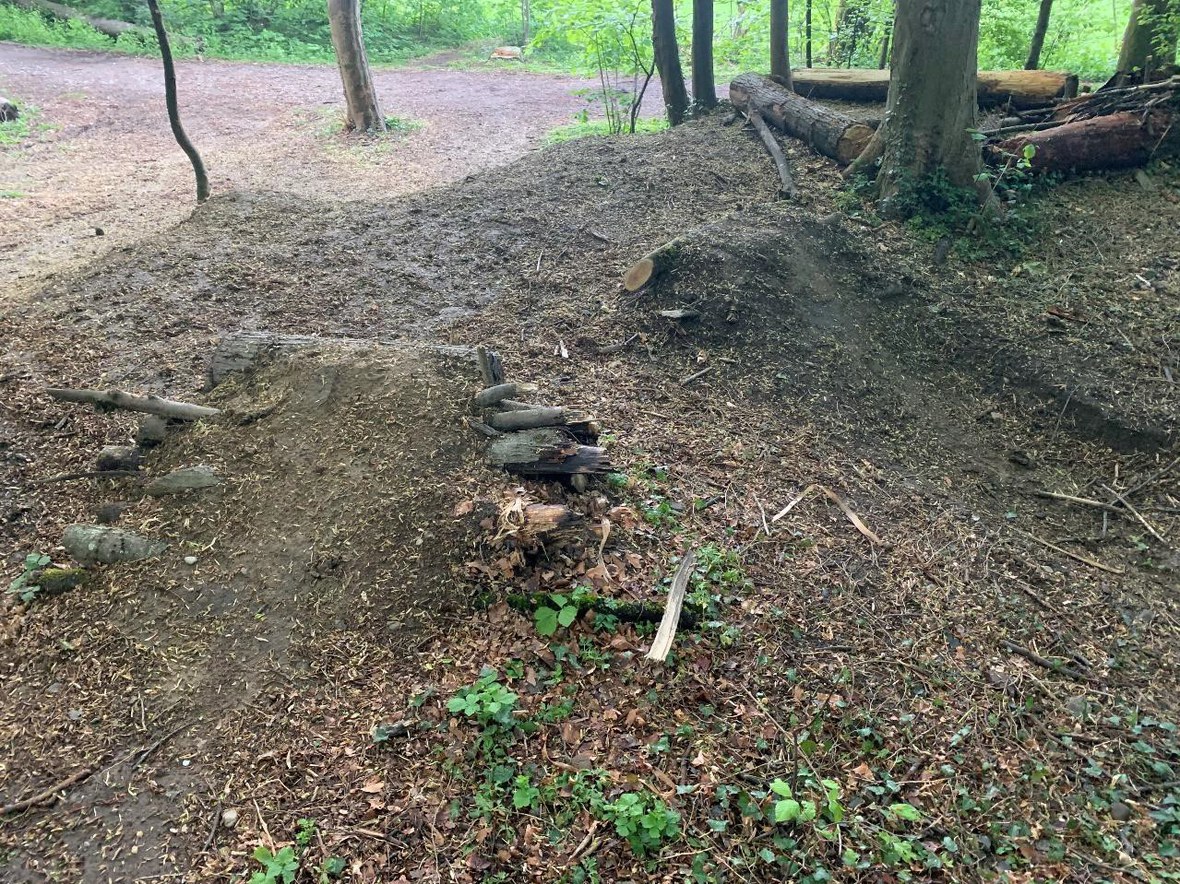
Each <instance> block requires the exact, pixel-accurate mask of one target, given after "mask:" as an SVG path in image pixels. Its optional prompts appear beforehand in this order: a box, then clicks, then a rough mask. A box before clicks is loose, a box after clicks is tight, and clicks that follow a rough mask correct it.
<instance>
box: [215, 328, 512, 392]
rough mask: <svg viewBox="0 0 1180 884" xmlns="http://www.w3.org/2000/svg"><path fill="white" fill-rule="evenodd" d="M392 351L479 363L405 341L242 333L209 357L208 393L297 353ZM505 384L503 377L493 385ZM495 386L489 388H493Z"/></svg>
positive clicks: (457, 351) (471, 354)
mask: <svg viewBox="0 0 1180 884" xmlns="http://www.w3.org/2000/svg"><path fill="white" fill-rule="evenodd" d="M374 346H377V347H388V348H393V349H400V350H424V351H426V352H429V353H439V354H442V355H444V356H456V357H461V358H467V359H475V350H474V349H473V348H471V347H457V346H449V345H444V344H418V343H413V344H410V343H407V342H405V341H381V340H363V339H360V338H323V337H317V336H315V335H276V334H267V333H262V332H240V333H237V334H231V335H226V336H224V337H223V338H222V339H221V340H220V341H218V342H217V346H216V347H215V348H214V350H213V353H212V354H211V355H210V357H209V367H208V370H207V372H206V389H209V390H211V389H213V388H214V387H216V386H217V385H218V384H220V383H221V382H222V381H223V380H225V379H226V378H227V377H228V376H230V375H232V374H237V373H243V372H247V371H250V370H251V369H253V368H256V367H257V366H258V365H259V364H261V363H262V362H265V361H266V360H269V359H277V358H280V357H282V356H286V355H288V354H290V353H293V352H294V351H296V350H304V349H309V348H311V349H315V348H322V347H356V348H364V347H374ZM489 358H490V359H491V360H492V364H493V365H499V361H500V360H499V358H498V357H496V355H495V354H494V353H491V354H489ZM501 381H503V377H501V378H500V379H499V380H494V381H493V382H492V384H498V383H500V382H501ZM492 384H488V386H491V385H492Z"/></svg>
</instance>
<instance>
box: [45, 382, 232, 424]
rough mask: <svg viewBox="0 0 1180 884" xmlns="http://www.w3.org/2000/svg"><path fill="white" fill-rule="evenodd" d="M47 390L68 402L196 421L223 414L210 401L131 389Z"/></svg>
mask: <svg viewBox="0 0 1180 884" xmlns="http://www.w3.org/2000/svg"><path fill="white" fill-rule="evenodd" d="M45 392H46V393H47V394H48V395H50V396H52V397H53V398H54V399H61V400H63V401H65V402H82V403H86V404H88V405H95V406H98V407H99V408H100V409H101V408H105V409H107V410H110V409H114V408H122V409H125V410H127V411H139V412H143V413H144V414H158V415H159V416H160V417H170V418H175V419H176V420H182V421H195V420H200V419H201V418H205V417H213V416H214V415H218V414H221V412H220V411H219V410H218V409H216V408H210V407H209V406H207V405H194V404H193V403H191V402H176V401H174V400H172V399H161V398H160V397H159V396H136V395H134V394H132V393H124V392H123V391H122V390H62V389H55V388H50V389H48V390H46V391H45Z"/></svg>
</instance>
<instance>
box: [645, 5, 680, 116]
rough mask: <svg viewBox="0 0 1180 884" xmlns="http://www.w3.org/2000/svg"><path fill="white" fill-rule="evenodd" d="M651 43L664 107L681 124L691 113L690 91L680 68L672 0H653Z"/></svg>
mask: <svg viewBox="0 0 1180 884" xmlns="http://www.w3.org/2000/svg"><path fill="white" fill-rule="evenodd" d="M651 42H652V49H653V50H654V52H655V58H656V69H657V70H659V72H660V83H661V85H662V86H663V88H664V107H665V108H666V109H667V111H668V122H669V123H671V124H672V125H673V126H679V125H680V124H681V123H683V122H684V117H685V114H687V113H688V90H687V89H685V88H684V73H683V71H681V69H680V49H679V47H678V46H677V45H676V13H675V9H674V7H673V3H672V0H651Z"/></svg>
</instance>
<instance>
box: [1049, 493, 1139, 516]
mask: <svg viewBox="0 0 1180 884" xmlns="http://www.w3.org/2000/svg"><path fill="white" fill-rule="evenodd" d="M1036 495H1037V497H1047V498H1049V499H1050V500H1067V501H1069V502H1070V503H1077V504H1081V505H1082V506H1092V507H1094V508H1095V509H1100V510H1109V511H1110V512H1112V513H1117V512H1121V511H1122V510H1121V508H1120V507H1117V506H1115V505H1114V504H1113V503H1103V502H1102V501H1101V500H1093V499H1091V498H1089V497H1074V496H1073V495H1072V494H1062V493H1060V492H1057V491H1037V492H1036Z"/></svg>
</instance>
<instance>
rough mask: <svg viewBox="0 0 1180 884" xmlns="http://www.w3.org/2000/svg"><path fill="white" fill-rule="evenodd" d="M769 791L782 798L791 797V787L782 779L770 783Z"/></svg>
mask: <svg viewBox="0 0 1180 884" xmlns="http://www.w3.org/2000/svg"><path fill="white" fill-rule="evenodd" d="M770 791H771V792H773V793H774V794H775V795H778V796H780V797H782V798H793V797H794V796H793V795H792V794H791V787H790V786H789V785H788V784H787V783H786V782H784V781H783V780H775V781H774V782H773V783H771V784H770Z"/></svg>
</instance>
